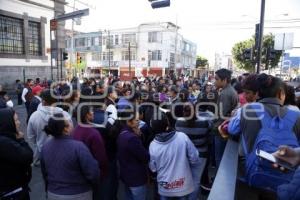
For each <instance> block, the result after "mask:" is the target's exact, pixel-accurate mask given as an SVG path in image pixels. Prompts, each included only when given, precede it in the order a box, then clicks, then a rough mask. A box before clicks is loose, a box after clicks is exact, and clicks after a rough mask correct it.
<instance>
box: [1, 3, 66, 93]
mask: <svg viewBox="0 0 300 200" xmlns="http://www.w3.org/2000/svg"><path fill="white" fill-rule="evenodd" d="M65 4H66V3H65V0H30V1H27V0H26V1H25V0H0V5H1V6H0V77H1V78H0V84H2V85H4V87H7V88H8V89H9V88H11V86H13V83H14V81H15V80H16V79H20V80H22V81H25V79H27V78H37V77H39V78H41V79H43V78H50V77H51V70H50V20H51V19H52V18H54V17H55V16H57V15H61V14H63V13H64V6H65ZM63 29H64V23H59V25H58V29H57V30H58V32H57V38H58V48H63V46H64V34H63Z"/></svg>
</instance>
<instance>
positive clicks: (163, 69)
mask: <svg viewBox="0 0 300 200" xmlns="http://www.w3.org/2000/svg"><path fill="white" fill-rule="evenodd" d="M178 29H179V27H177V26H176V25H174V24H173V23H170V22H165V23H148V24H141V25H139V26H138V27H134V28H127V29H117V30H105V31H101V32H99V33H95V34H96V35H98V36H99V38H101V39H99V43H97V44H99V46H101V48H100V49H99V50H100V51H101V52H99V51H93V50H89V52H87V53H86V55H87V56H86V60H85V61H86V66H87V68H86V69H87V70H88V71H90V72H97V73H100V74H108V72H109V71H110V72H111V73H113V74H114V75H120V76H121V78H123V79H126V78H128V77H130V75H131V76H142V75H143V76H147V75H150V74H156V75H159V76H161V75H164V74H166V73H169V71H170V70H174V69H176V70H177V72H178V73H187V72H190V71H191V70H192V69H194V68H195V64H196V51H197V46H196V44H195V43H193V42H191V41H189V40H186V39H185V38H184V37H183V36H182V35H181V34H179V33H178ZM93 34H94V33H93ZM86 35H87V34H78V35H77V36H76V37H74V38H75V40H76V38H86ZM95 37H96V36H95ZM69 40H70V39H69ZM82 40H85V41H87V39H82ZM75 43H76V41H75ZM67 44H68V45H69V44H70V41H68V42H67ZM84 45H85V48H88V47H90V46H91V45H92V43H88V42H85V43H84ZM68 47H69V46H68ZM68 50H70V49H69V48H68ZM75 51H79V52H81V51H80V50H79V49H77V48H76V47H75ZM69 52H70V51H69ZM88 55H90V56H88ZM175 55H176V56H175Z"/></svg>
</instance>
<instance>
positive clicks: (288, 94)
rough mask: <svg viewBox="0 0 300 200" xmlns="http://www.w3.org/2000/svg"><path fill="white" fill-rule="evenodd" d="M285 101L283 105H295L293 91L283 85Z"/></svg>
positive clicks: (290, 87) (291, 87)
mask: <svg viewBox="0 0 300 200" xmlns="http://www.w3.org/2000/svg"><path fill="white" fill-rule="evenodd" d="M284 89H285V101H284V105H293V106H295V105H297V102H296V95H295V89H294V87H293V86H290V85H287V84H285V88H284Z"/></svg>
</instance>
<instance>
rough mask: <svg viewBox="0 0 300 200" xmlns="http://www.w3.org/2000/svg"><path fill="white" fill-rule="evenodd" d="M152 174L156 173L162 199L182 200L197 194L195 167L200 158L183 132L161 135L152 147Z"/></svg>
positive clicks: (152, 143)
mask: <svg viewBox="0 0 300 200" xmlns="http://www.w3.org/2000/svg"><path fill="white" fill-rule="evenodd" d="M149 152H150V163H149V167H150V169H151V171H152V172H157V182H158V191H159V194H160V195H162V196H167V197H182V196H185V195H188V194H191V193H192V192H193V191H194V189H195V188H194V183H193V177H192V168H193V166H195V165H197V164H199V162H200V159H199V154H198V151H197V149H196V147H195V146H194V145H193V143H192V142H191V140H190V139H189V138H188V137H187V135H185V134H184V133H182V132H171V133H162V134H158V135H157V136H156V137H155V139H154V140H153V141H152V142H151V144H150V149H149Z"/></svg>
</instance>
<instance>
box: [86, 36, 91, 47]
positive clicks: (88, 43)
mask: <svg viewBox="0 0 300 200" xmlns="http://www.w3.org/2000/svg"><path fill="white" fill-rule="evenodd" d="M87 46H88V47H90V46H92V41H91V38H89V37H88V38H87Z"/></svg>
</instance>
